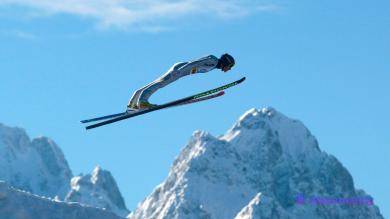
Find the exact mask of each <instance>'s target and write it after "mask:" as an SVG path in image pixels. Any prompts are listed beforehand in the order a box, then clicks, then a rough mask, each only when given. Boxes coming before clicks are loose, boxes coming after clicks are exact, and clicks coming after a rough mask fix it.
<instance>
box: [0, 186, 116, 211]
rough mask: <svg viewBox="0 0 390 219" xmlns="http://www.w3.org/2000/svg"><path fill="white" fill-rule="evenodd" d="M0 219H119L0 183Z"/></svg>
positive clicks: (96, 209)
mask: <svg viewBox="0 0 390 219" xmlns="http://www.w3.org/2000/svg"><path fill="white" fill-rule="evenodd" d="M0 218H4V219H91V218H99V219H120V218H121V217H119V216H117V215H115V214H114V213H112V212H109V211H105V210H102V209H99V208H93V207H88V206H84V205H81V204H79V203H67V202H60V201H55V200H52V199H48V198H42V197H40V196H37V195H33V194H31V193H28V192H25V191H21V190H18V189H15V188H13V187H11V186H9V185H8V184H7V183H5V182H4V181H0Z"/></svg>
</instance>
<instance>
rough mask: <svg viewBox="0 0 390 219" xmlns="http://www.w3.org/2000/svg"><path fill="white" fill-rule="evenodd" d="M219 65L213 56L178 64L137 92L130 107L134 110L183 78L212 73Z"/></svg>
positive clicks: (130, 102)
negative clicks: (158, 91) (153, 95)
mask: <svg viewBox="0 0 390 219" xmlns="http://www.w3.org/2000/svg"><path fill="white" fill-rule="evenodd" d="M217 64H218V58H217V57H215V56H213V55H209V56H206V57H202V58H200V59H197V60H194V61H189V62H179V63H176V64H174V65H173V66H172V67H171V68H170V69H169V70H168V71H167V72H166V73H165V74H163V75H162V76H161V77H159V78H158V79H156V80H155V81H153V82H152V83H150V84H148V85H146V86H145V87H142V88H141V89H138V90H137V91H135V92H134V94H133V96H132V97H131V99H130V101H129V104H128V107H129V108H134V107H135V106H138V104H139V103H141V102H148V99H149V98H150V96H151V95H152V94H153V93H154V92H156V91H157V90H158V89H160V88H163V87H165V86H167V85H168V84H170V83H172V82H174V81H176V80H177V79H179V78H181V77H184V76H187V75H190V74H196V73H205V72H208V71H211V70H213V69H215V68H216V67H217Z"/></svg>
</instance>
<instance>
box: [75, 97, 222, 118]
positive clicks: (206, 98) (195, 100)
mask: <svg viewBox="0 0 390 219" xmlns="http://www.w3.org/2000/svg"><path fill="white" fill-rule="evenodd" d="M224 94H225V92H223V91H221V92H219V93H217V94H213V95H209V96H206V97H201V98H197V99H193V100H189V101H187V102H183V103H181V104H178V105H174V106H171V107H175V106H182V105H186V104H190V103H196V102H200V101H204V100H209V99H212V98H215V97H219V96H222V95H224ZM134 112H138V111H134ZM134 112H123V113H116V114H111V115H107V116H101V117H96V118H92V119H85V120H81V121H80V122H81V123H90V122H96V121H100V120H106V119H111V118H114V117H118V116H123V115H126V114H132V113H134Z"/></svg>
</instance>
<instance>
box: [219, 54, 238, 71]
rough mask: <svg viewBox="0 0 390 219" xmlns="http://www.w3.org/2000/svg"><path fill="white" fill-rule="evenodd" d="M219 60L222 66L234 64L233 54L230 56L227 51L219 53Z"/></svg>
mask: <svg viewBox="0 0 390 219" xmlns="http://www.w3.org/2000/svg"><path fill="white" fill-rule="evenodd" d="M219 60H220V62H221V65H222V66H227V67H230V68H231V67H233V66H234V64H235V61H234V58H233V56H231V55H229V54H227V53H225V54H223V55H221V58H219Z"/></svg>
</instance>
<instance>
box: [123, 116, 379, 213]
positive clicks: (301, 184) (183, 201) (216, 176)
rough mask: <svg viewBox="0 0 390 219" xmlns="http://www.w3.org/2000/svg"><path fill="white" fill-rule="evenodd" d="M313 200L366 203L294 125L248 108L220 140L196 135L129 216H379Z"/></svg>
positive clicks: (361, 207)
mask: <svg viewBox="0 0 390 219" xmlns="http://www.w3.org/2000/svg"><path fill="white" fill-rule="evenodd" d="M260 194H261V195H260ZM260 197H261V198H260ZM297 197H303V198H304V199H307V200H306V201H305V202H301V201H302V200H301V199H299V200H298V201H299V202H298V201H297ZM313 197H320V198H334V199H349V198H355V199H358V198H361V199H363V198H365V199H369V198H371V197H370V196H368V195H367V194H365V193H364V192H363V191H361V190H356V189H355V187H354V183H353V179H352V176H351V175H350V174H349V172H348V171H347V170H346V169H345V168H344V167H343V165H342V164H341V163H340V162H339V161H338V160H337V159H336V158H335V157H333V156H332V155H328V154H327V153H325V152H323V151H321V150H320V148H319V145H318V142H317V140H316V138H315V137H314V136H313V135H312V134H311V133H310V131H309V130H308V129H307V128H306V127H305V126H304V125H303V124H302V123H301V122H300V121H297V120H293V119H290V118H287V117H286V116H284V115H283V114H281V113H279V112H277V111H276V110H275V109H273V108H263V109H259V110H258V109H251V110H249V111H248V112H246V113H245V114H244V115H243V116H241V117H240V119H239V120H238V121H237V122H236V123H235V124H234V125H233V127H232V128H231V129H230V130H228V131H227V133H226V134H225V135H223V136H221V137H219V138H216V137H214V136H212V135H210V134H208V133H207V132H202V131H196V132H195V133H194V134H193V136H192V138H191V139H190V141H189V143H188V144H187V145H186V147H185V148H184V149H183V150H182V152H181V153H180V155H179V156H178V157H177V158H176V160H175V161H174V163H173V165H172V167H171V170H170V172H169V174H168V177H167V179H166V180H165V181H164V182H163V183H161V184H160V185H159V186H157V187H156V188H155V190H154V191H153V192H152V193H151V194H150V195H149V196H148V197H146V199H145V200H144V201H142V202H141V203H140V204H139V205H138V207H137V208H136V210H135V211H134V212H132V213H131V214H130V215H129V216H128V218H130V219H141V218H142V219H152V218H153V219H164V218H169V219H182V218H184V219H197V218H209V219H220V218H224V219H230V218H232V219H233V218H237V219H239V218H253V219H254V218H256V219H259V218H383V217H382V216H381V214H380V212H379V209H378V207H377V206H375V205H372V203H371V204H367V203H365V204H329V203H328V204H323V203H322V204H318V203H317V204H316V203H312V202H309V201H308V199H309V198H313Z"/></svg>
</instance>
